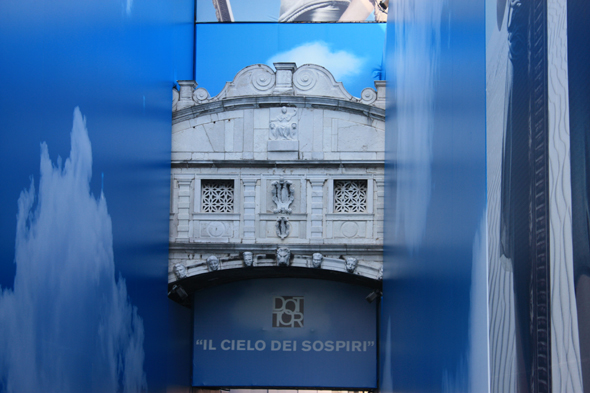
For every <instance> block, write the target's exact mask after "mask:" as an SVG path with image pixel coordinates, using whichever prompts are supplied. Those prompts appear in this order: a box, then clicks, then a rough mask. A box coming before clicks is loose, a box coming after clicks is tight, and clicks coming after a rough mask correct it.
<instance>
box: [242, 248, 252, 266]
mask: <svg viewBox="0 0 590 393" xmlns="http://www.w3.org/2000/svg"><path fill="white" fill-rule="evenodd" d="M242 259H243V260H244V265H245V266H246V267H252V266H254V257H253V256H252V253H251V252H250V251H244V253H243V254H242Z"/></svg>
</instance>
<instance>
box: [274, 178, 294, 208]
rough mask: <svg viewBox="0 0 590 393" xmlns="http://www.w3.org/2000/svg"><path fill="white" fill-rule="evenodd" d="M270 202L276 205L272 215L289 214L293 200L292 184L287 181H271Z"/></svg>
mask: <svg viewBox="0 0 590 393" xmlns="http://www.w3.org/2000/svg"><path fill="white" fill-rule="evenodd" d="M270 185H271V187H272V188H271V193H272V201H273V202H274V203H275V204H276V205H277V208H276V209H274V210H273V213H282V214H291V209H290V208H289V206H290V205H291V203H293V200H294V199H295V191H294V190H293V183H292V182H290V181H288V180H284V179H281V180H278V181H273V182H272V183H271V184H270Z"/></svg>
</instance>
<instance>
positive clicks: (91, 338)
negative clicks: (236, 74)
mask: <svg viewBox="0 0 590 393" xmlns="http://www.w3.org/2000/svg"><path fill="white" fill-rule="evenodd" d="M192 16H193V4H192V3H191V2H190V1H177V2H174V3H170V2H163V1H144V2H139V1H135V2H134V1H133V0H126V1H101V2H80V1H73V0H63V1H59V2H50V1H38V0H35V1H32V0H30V1H29V0H25V1H11V0H9V1H3V2H2V3H1V4H0V75H2V76H1V78H2V89H0V113H1V115H0V119H1V129H2V132H1V133H0V157H1V158H0V160H1V161H0V162H1V167H2V171H1V174H0V182H1V184H2V187H0V203H1V206H2V214H1V219H0V286H1V287H2V290H3V292H2V293H1V294H0V331H1V332H2V334H1V335H0V391H7V392H11V391H15V392H22V391H46V392H80V391H86V392H110V391H115V390H117V389H118V390H120V391H138V390H142V389H145V388H147V389H149V390H150V391H163V390H164V389H165V386H166V383H167V382H166V367H165V366H166V359H167V351H168V323H167V315H168V304H167V299H166V270H167V251H168V247H167V238H168V235H167V233H168V211H169V189H170V186H169V162H170V107H171V88H172V86H173V80H174V79H187V78H192V46H193V45H192V37H193V28H192ZM173 38H175V39H177V40H178V41H176V43H175V44H173ZM75 108H79V110H77V109H76V110H75ZM73 115H74V116H73ZM72 119H74V121H72ZM84 119H85V123H84ZM42 143H43V144H42ZM40 146H41V152H42V154H41V156H40V153H39V152H40ZM40 157H41V158H40ZM59 157H61V158H59ZM40 163H41V170H40ZM21 192H22V193H21ZM17 201H18V203H19V204H20V213H19V211H18V208H19V205H17ZM17 214H18V219H19V221H18V222H19V223H20V224H19V225H20V227H19V228H18V230H17V219H16V218H17ZM15 239H16V242H15ZM15 250H16V252H15ZM187 379H188V376H187Z"/></svg>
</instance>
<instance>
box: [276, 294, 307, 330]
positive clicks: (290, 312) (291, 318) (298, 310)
mask: <svg viewBox="0 0 590 393" xmlns="http://www.w3.org/2000/svg"><path fill="white" fill-rule="evenodd" d="M303 311H304V307H303V296H275V298H274V308H273V311H272V327H285V328H286V327H290V328H300V327H303Z"/></svg>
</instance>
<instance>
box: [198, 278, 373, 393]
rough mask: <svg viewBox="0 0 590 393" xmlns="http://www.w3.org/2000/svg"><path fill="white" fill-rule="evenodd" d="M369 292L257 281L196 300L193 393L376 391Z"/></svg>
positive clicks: (348, 287) (351, 287)
mask: <svg viewBox="0 0 590 393" xmlns="http://www.w3.org/2000/svg"><path fill="white" fill-rule="evenodd" d="M369 292H370V290H369V289H368V288H366V287H360V286H355V285H350V284H344V283H339V282H332V281H322V280H313V279H292V278H275V279H257V280H248V281H240V282H235V283H231V284H225V285H220V286H217V287H214V288H209V289H206V290H203V291H199V292H196V293H195V297H194V332H195V334H194V342H193V345H194V355H193V385H194V386H207V387H250V386H257V387H314V388H351V389H352V388H354V389H371V388H376V384H377V381H376V379H377V378H376V375H377V327H376V318H377V309H376V303H367V301H365V296H366V295H367V294H368V293H369Z"/></svg>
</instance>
